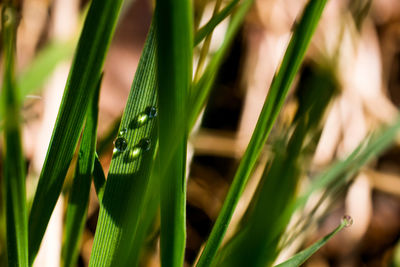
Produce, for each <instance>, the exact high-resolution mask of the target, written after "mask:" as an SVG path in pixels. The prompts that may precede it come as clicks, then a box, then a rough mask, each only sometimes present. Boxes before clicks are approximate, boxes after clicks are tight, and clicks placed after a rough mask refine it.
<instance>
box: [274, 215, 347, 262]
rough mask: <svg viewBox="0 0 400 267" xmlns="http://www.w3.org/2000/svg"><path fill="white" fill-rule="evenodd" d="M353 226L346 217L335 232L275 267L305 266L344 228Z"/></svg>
mask: <svg viewBox="0 0 400 267" xmlns="http://www.w3.org/2000/svg"><path fill="white" fill-rule="evenodd" d="M351 224H352V219H351V218H350V217H348V216H344V217H343V219H342V221H341V223H340V225H339V226H338V227H336V229H335V230H333V231H332V232H330V233H329V234H327V235H326V236H324V237H323V238H321V239H320V240H318V241H317V242H315V243H314V244H313V245H311V246H310V247H308V248H307V249H305V250H303V251H301V252H299V253H297V254H296V255H294V256H293V257H292V258H290V259H288V260H287V261H285V262H282V263H281V264H278V265H276V266H275V267H297V266H300V265H301V264H303V263H304V262H305V261H306V260H307V259H308V258H310V257H311V256H312V255H313V254H314V253H315V252H317V251H318V250H319V249H320V248H321V247H323V246H324V245H325V244H326V243H327V242H328V241H329V240H330V239H331V238H332V237H334V236H335V235H336V234H337V233H339V232H340V231H341V230H342V229H343V228H345V227H349V226H350V225H351Z"/></svg>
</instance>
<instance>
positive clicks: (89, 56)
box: [29, 0, 122, 264]
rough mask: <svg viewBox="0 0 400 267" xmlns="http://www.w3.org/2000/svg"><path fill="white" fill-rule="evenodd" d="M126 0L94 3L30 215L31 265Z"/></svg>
mask: <svg viewBox="0 0 400 267" xmlns="http://www.w3.org/2000/svg"><path fill="white" fill-rule="evenodd" d="M121 3H122V0H116V1H111V2H110V1H101V0H94V1H93V2H92V3H91V6H90V8H89V11H88V14H87V17H86V19H85V23H84V26H83V30H82V34H81V37H80V40H79V42H78V46H77V50H76V54H75V58H74V62H73V64H72V67H71V71H70V74H69V77H68V81H67V84H66V87H65V92H64V96H63V99H62V103H61V106H60V110H59V113H58V116H57V121H56V125H55V127H54V130H53V135H52V138H51V141H50V145H49V148H48V151H47V155H46V159H45V162H44V164H43V168H42V171H41V174H40V177H39V184H38V187H37V190H36V193H35V197H34V200H33V204H32V208H31V212H30V215H29V262H30V264H32V263H33V261H34V259H35V256H36V254H37V252H38V250H39V246H40V242H41V240H42V238H43V235H44V232H45V230H46V226H47V224H48V221H49V219H50V216H51V213H52V211H53V209H54V206H55V204H56V201H57V199H58V196H59V195H60V192H61V188H62V185H63V182H64V179H65V175H66V173H67V170H68V166H69V164H70V162H71V159H72V156H73V153H74V151H75V147H76V144H77V142H78V139H79V135H80V133H81V129H82V126H83V122H84V118H85V114H86V110H87V107H88V103H89V102H90V100H91V99H93V97H94V92H95V90H96V87H97V83H98V80H99V78H100V75H101V71H102V66H103V62H104V59H105V55H106V53H107V49H108V47H109V44H110V41H111V37H112V35H113V32H114V29H115V25H116V22H117V18H118V14H119V10H120V8H121Z"/></svg>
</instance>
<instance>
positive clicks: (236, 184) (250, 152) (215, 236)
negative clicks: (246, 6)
mask: <svg viewBox="0 0 400 267" xmlns="http://www.w3.org/2000/svg"><path fill="white" fill-rule="evenodd" d="M325 4H326V1H321V0H311V1H309V3H308V4H307V6H306V7H305V9H304V12H303V15H302V17H301V19H300V21H299V24H298V27H297V28H296V30H295V32H294V33H293V36H292V38H291V40H290V43H289V46H288V48H287V50H286V53H285V56H284V58H283V61H282V65H281V66H280V68H279V71H278V72H277V74H276V75H275V77H274V79H273V81H272V84H271V88H270V90H269V93H268V96H267V99H266V101H265V103H264V106H263V109H262V111H261V114H260V116H259V119H258V122H257V125H256V128H255V130H254V132H253V135H252V137H251V140H250V143H249V145H248V147H247V149H246V152H245V154H244V156H243V158H242V160H241V161H240V164H239V167H238V170H237V171H236V174H235V177H234V179H233V182H232V185H231V187H230V189H229V192H228V195H227V197H226V199H225V201H224V204H223V206H222V210H221V212H220V214H219V216H218V218H217V221H216V222H215V225H214V227H213V229H212V231H211V234H210V237H209V239H208V241H207V244H206V246H205V248H204V250H203V252H202V254H201V256H200V258H199V261H198V263H197V266H209V265H210V264H211V262H212V260H213V259H214V256H215V254H216V253H217V250H218V248H219V246H220V244H221V242H222V238H223V237H224V235H225V232H226V229H227V227H228V225H229V222H230V220H231V217H232V215H233V212H234V210H235V207H236V204H237V202H238V200H239V198H240V196H241V194H242V192H243V190H244V187H245V185H246V182H247V180H248V178H249V176H250V174H251V171H252V169H253V167H254V165H255V163H256V161H257V158H258V156H259V155H260V153H261V150H262V147H263V145H264V144H265V142H266V140H267V138H268V135H269V133H270V131H271V129H272V126H273V124H274V122H275V120H276V118H277V116H278V114H279V111H280V109H281V107H282V105H283V102H284V101H285V98H286V95H287V93H288V90H289V87H290V85H291V83H292V82H293V79H294V77H295V74H296V73H297V71H298V69H299V67H300V63H301V62H302V60H303V58H304V55H305V52H306V50H307V47H308V45H309V43H310V40H311V37H312V35H313V33H314V31H315V29H316V26H317V24H318V21H319V18H320V17H321V14H322V11H323V9H324V7H325Z"/></svg>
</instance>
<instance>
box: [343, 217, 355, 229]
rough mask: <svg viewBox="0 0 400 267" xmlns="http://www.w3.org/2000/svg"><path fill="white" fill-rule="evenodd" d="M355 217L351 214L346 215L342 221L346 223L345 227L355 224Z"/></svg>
mask: <svg viewBox="0 0 400 267" xmlns="http://www.w3.org/2000/svg"><path fill="white" fill-rule="evenodd" d="M353 222H354V221H353V218H351V216H350V215H344V216H343V217H342V223H344V226H345V227H350V226H351V225H352V224H353Z"/></svg>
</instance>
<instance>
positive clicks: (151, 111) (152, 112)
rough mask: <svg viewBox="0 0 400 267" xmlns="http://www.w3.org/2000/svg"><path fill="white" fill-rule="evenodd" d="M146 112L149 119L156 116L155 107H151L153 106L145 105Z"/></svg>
mask: <svg viewBox="0 0 400 267" xmlns="http://www.w3.org/2000/svg"><path fill="white" fill-rule="evenodd" d="M146 113H147V115H148V116H149V119H153V118H155V117H157V109H156V107H153V106H151V107H147V108H146Z"/></svg>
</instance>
